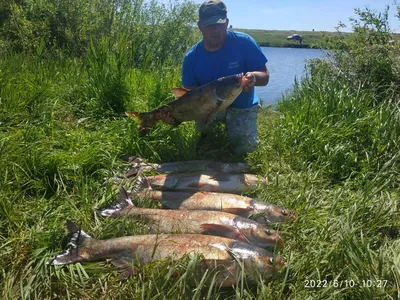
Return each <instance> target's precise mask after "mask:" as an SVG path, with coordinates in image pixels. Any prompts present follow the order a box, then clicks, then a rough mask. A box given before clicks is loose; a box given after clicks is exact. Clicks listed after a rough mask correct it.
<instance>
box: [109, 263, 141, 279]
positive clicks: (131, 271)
mask: <svg viewBox="0 0 400 300" xmlns="http://www.w3.org/2000/svg"><path fill="white" fill-rule="evenodd" d="M110 263H112V264H113V265H114V266H115V267H117V268H118V273H119V274H118V280H125V279H128V278H129V277H130V276H132V275H135V274H136V267H135V266H134V265H133V264H132V263H130V262H128V261H126V260H124V259H122V258H113V259H111V260H110Z"/></svg>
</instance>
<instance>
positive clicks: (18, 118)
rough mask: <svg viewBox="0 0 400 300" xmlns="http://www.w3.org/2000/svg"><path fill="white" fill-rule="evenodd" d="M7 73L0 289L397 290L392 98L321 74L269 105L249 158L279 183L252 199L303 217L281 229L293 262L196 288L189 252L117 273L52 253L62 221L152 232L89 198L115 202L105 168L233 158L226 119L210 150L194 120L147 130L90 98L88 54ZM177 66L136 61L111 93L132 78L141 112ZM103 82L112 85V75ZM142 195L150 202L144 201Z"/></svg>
mask: <svg viewBox="0 0 400 300" xmlns="http://www.w3.org/2000/svg"><path fill="white" fill-rule="evenodd" d="M109 68H110V66H108V67H107V69H108V70H109V71H110V69H109ZM1 70H3V73H2V74H3V76H2V79H1V84H2V89H1V98H2V99H3V102H2V113H1V117H0V121H1V144H0V145H1V158H0V159H1V163H0V166H1V167H0V168H1V172H0V174H1V182H2V188H1V190H0V192H1V197H0V204H1V205H0V208H1V209H0V213H1V222H0V227H1V235H0V239H1V241H0V243H1V249H0V256H1V263H0V270H1V271H0V274H1V277H2V280H1V282H2V284H1V298H2V299H16V298H34V299H35V298H40V299H43V298H66V297H70V298H82V297H84V298H89V299H93V298H108V299H109V298H127V297H131V298H132V297H133V298H134V299H137V298H146V299H150V298H154V299H164V298H167V297H168V298H171V297H172V298H175V299H188V298H190V297H192V298H193V297H194V298H195V299H200V298H204V297H205V298H210V299H237V298H240V299H253V298H258V299H272V298H274V299H276V298H278V299H304V298H307V297H312V298H329V297H331V298H336V299H343V298H348V299H367V298H374V297H382V298H396V297H398V296H399V290H398V287H399V284H400V281H399V280H400V265H399V263H400V257H399V253H400V243H399V229H400V216H399V207H398V203H399V200H400V195H399V192H398V188H399V178H400V176H399V173H398V166H399V151H398V150H399V149H398V144H397V142H398V140H399V133H400V130H399V126H400V125H399V120H400V112H399V110H398V104H396V102H392V103H389V102H386V103H382V105H378V106H376V107H374V106H371V105H370V104H368V103H367V102H366V100H367V99H369V98H368V97H370V96H372V94H370V93H369V92H367V91H366V92H361V91H358V92H354V93H353V92H351V90H350V89H347V88H345V87H344V83H343V82H336V83H332V82H331V81H329V80H327V78H326V77H325V76H330V75H329V73H328V74H326V73H320V74H315V77H314V79H313V81H306V82H304V83H303V84H302V85H301V86H298V88H297V89H296V90H295V92H294V94H293V95H292V96H290V97H289V98H288V99H287V101H285V102H283V103H282V104H281V105H280V108H279V111H270V110H267V109H265V110H264V111H262V112H261V113H260V120H259V132H260V138H261V143H260V147H259V150H258V151H256V152H255V153H253V154H251V155H250V156H249V157H248V158H247V160H248V162H249V163H250V164H251V165H252V166H253V168H254V171H255V172H257V173H258V174H260V175H263V176H266V177H267V178H268V179H269V181H270V185H269V186H268V187H267V188H265V189H263V190H258V191H257V193H255V194H252V196H255V197H257V198H258V199H260V200H261V201H266V202H270V203H275V204H279V205H282V206H284V207H286V208H288V209H291V210H293V211H294V212H296V214H297V216H298V218H297V221H296V222H295V223H293V224H288V225H285V226H284V227H283V228H281V229H280V230H281V233H282V235H283V238H284V240H285V248H284V249H283V250H282V251H281V254H282V255H283V256H284V257H285V259H286V262H287V263H286V267H285V269H284V270H283V271H282V272H281V273H279V274H278V275H277V276H276V277H274V278H273V280H272V281H269V282H265V281H262V280H258V281H256V282H255V283H250V282H243V284H240V285H238V286H237V287H236V288H232V289H219V288H218V287H215V286H209V285H205V284H204V282H203V283H200V282H197V286H196V285H195V286H193V285H191V281H192V279H191V276H192V275H191V274H192V273H191V272H193V268H192V267H190V266H193V265H192V262H191V261H190V260H183V261H179V262H170V261H169V262H168V261H166V262H161V263H156V264H153V265H151V266H147V267H146V268H144V269H143V270H142V271H141V272H140V273H139V275H137V276H136V277H134V278H131V279H130V280H128V281H127V282H123V283H119V282H117V280H116V278H117V274H116V272H115V269H114V268H113V267H112V266H110V265H108V264H105V263H101V262H99V263H87V264H83V265H79V264H77V265H72V266H67V267H57V268H54V267H50V266H47V265H46V264H45V263H46V261H47V259H48V258H50V257H51V256H52V255H54V254H55V253H58V252H60V251H61V250H62V249H63V248H64V247H65V243H64V242H63V241H64V236H65V229H64V226H63V225H64V222H65V220H67V219H71V220H74V221H76V222H77V223H78V224H80V225H81V226H82V227H83V228H84V229H85V230H86V231H87V232H88V233H90V234H93V235H94V236H95V237H97V238H110V237H117V236H123V235H126V234H141V233H145V232H146V229H145V228H143V226H140V224H138V223H135V224H133V225H132V224H129V223H127V222H126V221H123V220H113V221H110V220H105V219H102V218H99V217H98V216H96V214H95V212H94V208H96V207H99V206H103V205H106V204H110V203H112V202H114V201H115V199H116V195H115V192H113V190H112V187H111V184H110V183H108V182H107V181H104V178H107V177H111V176H113V175H114V174H115V173H117V172H118V171H119V170H121V169H122V168H123V166H124V158H125V157H126V156H128V155H137V156H140V157H143V158H145V159H148V160H149V161H153V162H167V161H180V160H189V159H223V160H236V159H237V158H235V157H234V156H233V155H232V154H231V153H232V151H231V150H232V149H231V146H230V145H229V143H228V139H227V136H226V134H225V132H224V130H223V129H222V128H220V129H217V130H216V131H215V136H214V137H213V138H211V140H210V141H209V142H210V144H209V145H208V146H207V147H206V148H205V149H203V152H201V153H196V152H195V151H194V148H195V145H196V142H197V139H198V134H197V133H196V132H195V130H194V127H193V124H191V123H187V124H183V125H181V126H179V127H178V128H176V129H171V128H170V127H169V126H167V125H162V124H160V125H159V126H158V127H157V128H156V130H155V131H153V132H152V133H151V134H150V136H149V137H147V138H139V137H138V134H137V124H136V122H134V121H132V120H129V119H127V118H125V117H122V116H121V115H119V114H117V113H111V112H110V111H108V110H106V111H108V113H106V114H104V111H103V110H102V109H100V110H96V109H94V108H95V107H97V108H98V103H102V101H100V100H99V99H101V95H102V94H101V93H98V94H93V88H94V86H93V85H92V84H91V83H92V82H93V80H94V79H93V77H96V76H98V75H99V74H93V73H91V72H89V71H85V68H84V66H83V65H82V62H80V61H74V60H69V59H67V60H65V61H60V60H56V61H53V60H46V61H42V60H37V59H35V58H33V57H24V56H11V57H9V58H8V59H7V60H3V61H2V63H1ZM114 72H115V71H114ZM177 74H178V72H177V70H171V69H162V70H160V72H159V73H158V74H154V73H147V72H143V71H138V70H135V69H130V70H127V72H126V77H125V80H124V81H123V84H122V83H121V84H120V85H115V84H114V85H112V86H113V87H112V91H113V92H114V93H117V92H118V89H116V88H115V87H116V86H117V87H118V86H123V87H124V93H123V95H126V99H127V103H126V105H127V107H128V108H129V109H132V110H146V109H148V108H150V107H155V106H157V105H158V104H160V103H161V102H163V101H168V100H170V99H171V97H170V96H169V88H170V87H171V86H174V85H177V84H178V82H179V76H178V75H177ZM102 80H103V81H102V83H103V84H102V85H101V86H108V85H107V84H106V83H107V82H108V81H107V80H109V78H103V79H102ZM96 86H98V85H96ZM118 93H119V92H118ZM89 99H90V101H89ZM337 99H339V100H337ZM96 103H97V105H96ZM354 105H356V106H354ZM100 107H101V106H100ZM352 107H354V109H352ZM321 108H322V109H321ZM344 116H345V117H344ZM138 205H142V206H151V205H150V204H149V203H148V202H146V201H144V200H141V202H139V204H138ZM176 274H180V275H176ZM317 284H318V285H319V286H316V285H317ZM350 285H351V286H350Z"/></svg>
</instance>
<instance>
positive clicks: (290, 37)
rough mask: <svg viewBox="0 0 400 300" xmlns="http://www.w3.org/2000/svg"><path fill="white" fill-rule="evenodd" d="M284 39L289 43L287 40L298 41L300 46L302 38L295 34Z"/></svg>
mask: <svg viewBox="0 0 400 300" xmlns="http://www.w3.org/2000/svg"><path fill="white" fill-rule="evenodd" d="M286 39H287V40H288V41H289V40H290V41H291V40H295V41H299V43H300V44H301V43H302V42H303V37H302V36H301V35H300V34H297V33H295V34H292V35H289V36H288V37H287V38H286Z"/></svg>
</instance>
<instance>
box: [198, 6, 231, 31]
mask: <svg viewBox="0 0 400 300" xmlns="http://www.w3.org/2000/svg"><path fill="white" fill-rule="evenodd" d="M226 13H227V9H226V5H225V4H224V2H222V1H221V0H207V1H204V2H203V4H202V5H201V6H200V8H199V21H200V23H201V25H203V26H209V25H213V24H225V23H226Z"/></svg>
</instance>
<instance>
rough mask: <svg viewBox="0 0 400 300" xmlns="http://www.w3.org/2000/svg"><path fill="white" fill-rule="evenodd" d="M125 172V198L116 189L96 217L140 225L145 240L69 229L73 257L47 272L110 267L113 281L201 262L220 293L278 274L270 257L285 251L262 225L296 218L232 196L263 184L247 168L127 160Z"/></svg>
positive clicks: (276, 259)
mask: <svg viewBox="0 0 400 300" xmlns="http://www.w3.org/2000/svg"><path fill="white" fill-rule="evenodd" d="M130 164H131V167H130V168H129V169H128V170H127V171H126V172H125V174H124V176H123V178H122V181H121V182H119V183H120V185H124V184H125V185H128V186H130V187H132V190H131V192H130V193H128V192H127V191H126V190H125V188H123V187H121V188H120V193H119V200H118V202H117V203H116V204H114V205H112V206H111V207H108V208H103V209H97V210H96V211H97V212H98V213H99V214H100V215H102V216H104V217H112V218H121V217H125V218H128V219H133V220H135V221H136V220H138V219H139V220H142V221H145V222H146V224H147V225H148V229H149V233H150V234H148V235H132V236H125V237H119V238H113V239H108V240H96V239H93V238H92V237H90V236H89V235H88V234H87V233H85V232H84V231H82V230H81V229H80V228H79V227H78V226H77V225H76V224H74V223H73V222H67V229H68V231H69V232H70V233H71V234H72V238H71V243H70V244H71V245H72V249H69V250H66V251H65V252H64V253H62V254H59V255H57V256H56V257H55V258H54V259H52V260H50V261H49V263H50V264H52V265H64V264H70V263H76V262H84V261H98V260H103V259H109V260H110V262H111V263H112V264H114V265H115V266H116V267H117V268H118V269H119V279H125V278H127V277H129V276H130V275H133V274H135V273H136V272H137V269H138V266H143V265H145V264H146V263H149V262H151V261H156V260H161V259H166V258H175V259H179V258H182V257H184V256H185V255H197V254H200V255H201V257H202V260H201V262H200V263H199V265H198V271H199V274H200V275H201V274H202V273H203V271H204V270H210V271H212V270H214V271H217V273H216V276H217V277H216V280H217V281H216V282H217V283H218V284H219V285H220V286H232V285H234V284H235V283H237V281H238V280H239V278H242V276H243V275H246V276H247V277H249V278H250V279H251V278H253V279H255V278H256V277H257V276H259V274H261V275H262V276H263V277H264V278H268V277H270V276H271V275H272V274H274V273H275V272H276V271H277V270H279V269H280V268H282V266H283V265H284V261H283V259H282V257H280V256H278V255H276V254H274V252H276V251H278V250H279V249H280V248H282V247H283V245H284V243H283V240H282V238H281V236H280V235H279V233H278V232H277V231H276V230H273V229H272V228H270V227H267V225H269V224H279V223H283V222H288V221H293V220H294V219H295V216H294V214H293V213H291V212H289V211H287V210H286V209H284V208H282V207H280V206H277V205H273V204H268V203H265V202H261V201H257V200H255V199H252V198H250V197H246V196H241V195H238V194H240V193H242V192H245V191H248V190H249V189H251V188H254V187H256V186H257V185H266V184H267V181H266V180H265V179H264V178H261V177H259V176H257V175H254V174H250V173H248V172H249V171H250V168H249V166H248V165H247V164H245V163H223V162H214V161H187V162H178V163H165V164H149V163H146V162H144V161H143V160H141V159H139V158H137V157H132V158H130ZM144 172H153V173H161V174H157V175H153V176H144V175H143V174H144ZM245 172H247V173H245ZM137 197H141V198H145V199H148V200H151V201H158V202H160V203H161V204H162V206H163V207H164V209H153V208H139V207H137V206H135V205H134V204H133V202H132V200H131V198H137ZM267 249H268V250H267ZM269 250H270V251H269ZM271 251H272V252H271ZM243 272H244V273H243ZM254 272H256V273H254ZM242 273H243V274H242Z"/></svg>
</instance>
